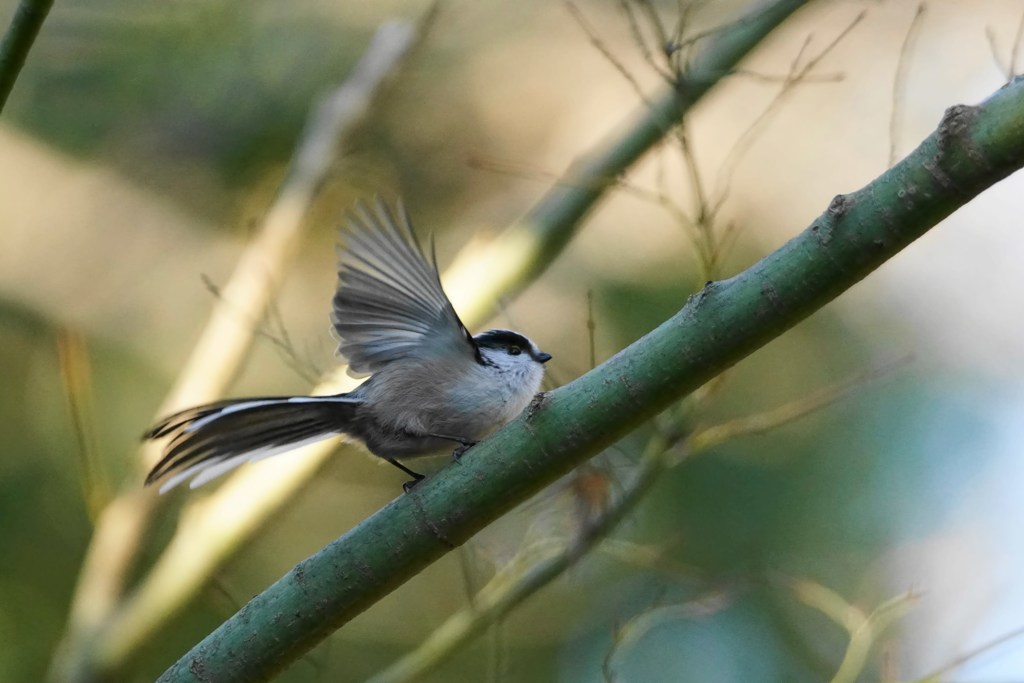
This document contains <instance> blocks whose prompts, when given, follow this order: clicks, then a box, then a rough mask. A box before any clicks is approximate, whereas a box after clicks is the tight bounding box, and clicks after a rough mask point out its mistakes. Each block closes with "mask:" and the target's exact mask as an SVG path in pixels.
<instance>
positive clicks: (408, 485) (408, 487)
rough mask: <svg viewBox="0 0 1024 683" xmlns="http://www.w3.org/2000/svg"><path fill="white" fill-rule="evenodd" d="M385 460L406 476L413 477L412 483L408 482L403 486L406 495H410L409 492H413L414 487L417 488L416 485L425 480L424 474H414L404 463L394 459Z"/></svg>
mask: <svg viewBox="0 0 1024 683" xmlns="http://www.w3.org/2000/svg"><path fill="white" fill-rule="evenodd" d="M385 460H387V461H388V462H389V463H391V464H392V465H394V466H395V467H397V468H398V469H400V470H402V471H403V472H405V473H406V474H408V475H409V476H410V477H412V481H407V482H405V483H404V484H402V490H403V491H405V492H406V493H409V491H412V487H413V486H416V484H418V483H420V482H421V481H423V480H424V479H425V477H424V476H423V475H422V474H420V473H419V472H413V471H412V470H410V469H409V468H408V467H406V466H405V465H403V464H402V463H400V462H398V461H397V460H395V459H394V458H385Z"/></svg>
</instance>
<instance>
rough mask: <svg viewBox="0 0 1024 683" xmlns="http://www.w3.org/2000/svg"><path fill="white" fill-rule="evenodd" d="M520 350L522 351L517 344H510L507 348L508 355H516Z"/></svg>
mask: <svg viewBox="0 0 1024 683" xmlns="http://www.w3.org/2000/svg"><path fill="white" fill-rule="evenodd" d="M522 352H523V350H522V349H521V348H519V347H518V346H511V347H509V349H508V355H510V356H518V355H519V354H521V353H522Z"/></svg>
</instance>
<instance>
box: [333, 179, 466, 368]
mask: <svg viewBox="0 0 1024 683" xmlns="http://www.w3.org/2000/svg"><path fill="white" fill-rule="evenodd" d="M343 238H344V241H345V245H346V247H347V249H346V250H345V251H343V252H342V253H341V256H340V260H339V265H338V290H337V292H336V293H335V295H334V305H333V311H332V313H331V322H332V323H333V326H334V331H335V333H336V334H337V336H338V339H339V345H338V352H339V353H340V354H341V355H343V356H344V357H345V358H346V359H347V360H348V363H349V368H350V369H351V370H352V371H353V372H355V373H359V374H365V373H372V372H376V371H377V370H379V369H380V368H381V367H382V366H384V365H387V364H388V363H391V362H393V361H396V360H400V359H404V358H420V359H424V360H426V359H430V358H434V357H438V356H442V355H448V354H451V353H457V354H465V356H466V358H467V360H469V359H472V358H475V356H476V352H477V350H476V346H475V344H474V342H473V338H472V336H471V335H470V334H469V331H468V330H466V327H465V326H464V325H463V324H462V321H461V320H459V316H458V314H457V313H456V312H455V309H454V308H453V307H452V304H451V301H449V300H448V296H447V295H446V294H445V293H444V289H442V287H441V277H440V274H439V273H438V270H437V263H436V260H435V259H434V258H431V259H430V260H428V259H427V257H426V256H425V254H424V253H423V249H422V248H421V247H420V244H419V241H418V240H417V239H416V235H415V233H414V232H413V230H412V225H411V224H410V222H409V216H408V214H407V213H406V211H405V208H404V207H403V206H402V204H401V203H398V204H397V206H396V211H394V212H393V211H392V210H391V209H390V208H389V207H388V205H387V204H385V203H384V202H383V201H382V200H381V199H379V198H378V199H376V201H375V202H374V204H373V207H372V208H371V207H370V206H368V205H367V204H365V203H363V202H360V203H358V204H357V205H356V207H355V210H354V211H353V212H352V213H350V214H349V215H348V216H347V223H346V227H345V229H344V231H343ZM432 256H433V254H432Z"/></svg>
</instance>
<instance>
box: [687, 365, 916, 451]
mask: <svg viewBox="0 0 1024 683" xmlns="http://www.w3.org/2000/svg"><path fill="white" fill-rule="evenodd" d="M909 361H910V357H909V356H908V357H905V358H901V359H899V360H897V361H895V362H892V363H886V364H883V365H880V366H878V367H875V368H871V369H869V370H867V371H866V372H863V373H861V374H859V375H857V376H855V377H853V378H851V379H847V380H844V381H842V382H839V383H837V384H833V385H832V386H830V387H826V388H824V389H821V390H820V391H817V392H815V393H813V394H810V395H809V396H805V397H803V398H799V399H797V400H795V401H790V402H789V403H785V404H783V405H781V406H779V407H777V408H773V409H771V410H766V411H764V412H761V413H756V414H754V415H746V416H744V417H738V418H736V419H734V420H728V421H726V422H723V423H721V424H717V425H714V426H711V427H707V428H705V429H702V430H699V431H697V432H695V433H694V434H693V436H691V437H690V438H689V439H688V440H687V441H686V444H685V445H686V451H685V452H684V453H682V454H680V456H679V457H688V456H690V455H692V454H693V453H695V452H697V451H701V450H704V449H707V448H711V447H712V446H717V445H719V444H721V443H723V442H725V441H729V440H730V439H735V438H736V437H739V436H751V435H756V434H765V433H767V432H769V431H771V430H773V429H777V428H778V427H781V426H783V425H785V424H788V423H790V422H794V421H796V420H799V419H800V418H803V417H807V416H808V415H810V414H812V413H815V412H817V411H819V410H821V409H823V408H827V407H828V406H830V405H832V404H833V403H835V402H837V401H839V400H840V399H842V398H844V397H846V396H848V395H849V394H851V393H852V392H854V391H857V390H858V389H861V388H863V387H864V386H866V385H867V384H869V383H871V382H874V381H877V380H879V379H882V378H884V377H887V376H889V375H890V374H891V373H892V372H894V371H895V370H897V369H899V368H900V367H902V366H903V365H905V364H907V363H908V362H909Z"/></svg>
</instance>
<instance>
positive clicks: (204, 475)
mask: <svg viewBox="0 0 1024 683" xmlns="http://www.w3.org/2000/svg"><path fill="white" fill-rule="evenodd" d="M396 208H397V211H396V212H392V210H391V209H390V208H389V207H388V206H387V205H386V204H385V203H384V202H383V201H381V200H380V199H377V200H376V201H375V203H374V206H373V207H372V208H371V207H369V206H367V205H366V204H363V203H359V204H357V205H356V208H355V211H354V212H353V213H351V214H349V215H348V216H347V221H346V227H345V229H344V231H343V235H344V241H345V243H346V249H345V250H343V251H342V252H341V253H340V259H339V266H338V289H337V292H336V293H335V295H334V300H333V311H332V314H331V321H332V323H333V328H334V332H335V334H336V335H337V337H338V340H339V348H338V351H339V353H340V355H342V356H344V357H345V358H346V359H347V361H348V364H349V370H350V372H352V373H353V374H357V375H366V374H372V377H371V378H370V379H369V380H367V381H366V382H364V383H363V384H362V385H361V386H360V387H358V388H357V389H356V390H355V391H352V392H350V393H346V394H338V395H334V396H292V397H285V396H282V397H266V398H248V399H235V400H226V401H218V402H216V403H210V404H207V405H202V406H197V407H194V408H189V409H187V410H183V411H180V412H178V413H175V414H173V415H171V416H169V417H167V418H165V419H163V420H161V421H160V422H159V423H158V424H156V425H155V426H153V427H152V428H151V429H150V430H149V431H148V432H146V434H145V435H144V438H145V439H163V438H167V439H169V440H168V442H167V443H166V445H165V447H164V453H163V457H162V458H161V460H160V461H159V462H158V463H157V465H156V466H155V467H154V468H153V470H152V471H151V472H150V473H149V475H148V476H147V477H146V483H147V484H151V483H154V482H156V481H158V480H161V479H163V480H164V481H163V483H162V484H161V486H160V492H161V493H164V492H166V491H168V490H170V489H172V488H174V487H175V486H177V485H179V484H181V483H182V482H184V481H188V480H190V479H191V482H190V487H191V488H195V487H197V486H201V485H202V484H205V483H206V482H208V481H210V480H212V479H214V478H216V477H219V476H221V475H222V474H225V473H227V472H229V471H230V470H232V469H234V468H235V467H237V466H239V465H241V464H243V463H245V462H250V461H255V460H261V459H263V458H268V457H270V456H273V455H277V454H279V453H282V452H284V451H288V450H292V449H294V448H298V447H299V446H303V445H306V444H310V443H313V442H316V441H320V440H322V439H327V438H330V437H332V436H337V435H344V436H350V437H355V438H357V439H359V440H361V441H363V442H364V443H365V444H366V446H367V447H368V448H369V449H370V450H371V451H372V452H373V453H374V454H375V455H378V456H380V457H382V458H384V459H385V460H387V461H388V462H390V463H391V464H393V465H395V466H396V467H398V468H399V469H401V470H402V471H403V472H405V473H407V474H409V475H411V476H413V477H414V481H413V482H410V484H413V483H415V482H416V481H418V480H419V479H421V478H422V476H421V475H419V474H417V473H415V472H413V471H412V470H410V469H408V468H407V467H405V466H404V465H402V464H401V463H399V462H398V461H397V460H396V458H406V457H414V456H418V455H424V454H427V453H431V452H436V451H438V450H439V449H441V448H443V447H444V446H445V445H446V444H448V445H452V444H453V443H454V444H458V445H460V447H461V448H465V447H466V446H468V445H471V444H472V443H475V442H476V441H477V440H478V439H481V438H483V437H484V436H486V435H487V434H488V433H490V432H491V431H493V430H494V429H495V428H497V427H500V426H501V425H503V424H505V423H507V422H509V421H510V420H512V419H513V418H514V417H515V416H516V415H518V414H519V412H521V411H522V409H523V408H525V407H526V405H527V403H528V402H529V400H530V399H531V398H532V396H533V395H534V394H535V393H536V391H537V390H538V388H539V386H540V381H541V378H542V376H543V367H542V366H543V364H544V363H545V362H547V360H548V359H550V358H551V356H550V355H549V354H546V353H544V352H542V351H540V349H538V348H537V347H536V345H534V344H533V342H531V341H530V340H529V339H527V338H525V337H523V336H522V335H520V334H517V333H515V332H510V331H508V330H490V331H488V332H485V333H483V334H481V335H479V336H477V337H473V336H472V335H471V334H470V333H469V331H468V330H467V329H466V327H465V326H464V325H463V324H462V321H461V320H459V316H458V314H457V313H456V312H455V309H454V308H453V307H452V304H451V302H450V301H449V300H448V297H447V295H446V294H445V293H444V290H443V289H442V287H441V280H440V275H439V273H438V269H437V264H436V260H435V258H434V254H433V249H431V258H430V260H428V259H427V258H426V256H425V255H424V253H423V250H422V248H421V247H420V245H419V242H418V241H417V240H416V236H415V234H414V232H413V230H412V226H411V224H410V221H409V217H408V215H407V214H406V212H405V209H404V208H403V207H402V205H401V204H400V203H399V204H398V205H397V207H396ZM407 486H408V485H407Z"/></svg>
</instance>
